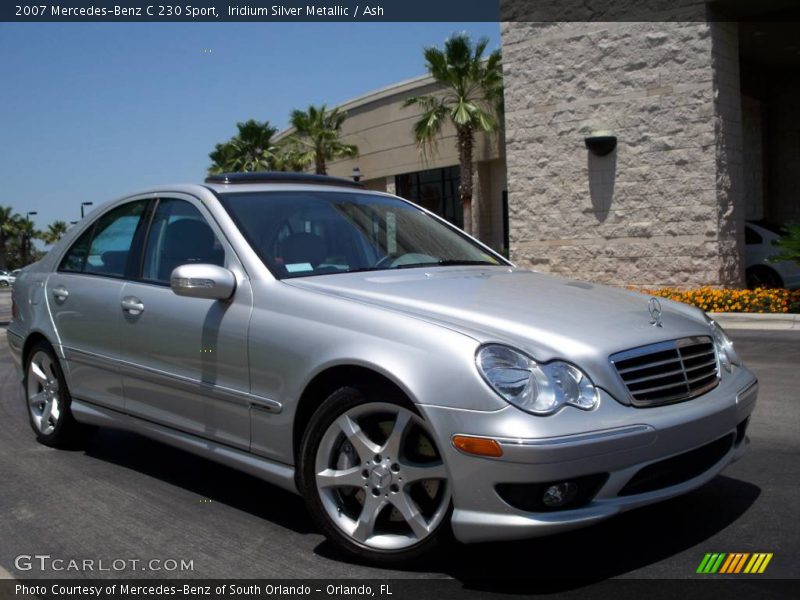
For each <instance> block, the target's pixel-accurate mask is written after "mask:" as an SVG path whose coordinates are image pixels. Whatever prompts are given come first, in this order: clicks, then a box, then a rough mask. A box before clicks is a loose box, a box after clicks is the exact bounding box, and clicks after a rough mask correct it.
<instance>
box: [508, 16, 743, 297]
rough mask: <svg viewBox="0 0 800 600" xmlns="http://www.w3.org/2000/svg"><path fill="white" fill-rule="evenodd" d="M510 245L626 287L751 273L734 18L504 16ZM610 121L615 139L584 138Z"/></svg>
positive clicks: (524, 256) (527, 258) (546, 264)
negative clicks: (605, 147) (745, 263)
mask: <svg viewBox="0 0 800 600" xmlns="http://www.w3.org/2000/svg"><path fill="white" fill-rule="evenodd" d="M501 31H502V38H503V71H504V80H505V103H506V139H507V148H506V151H507V165H508V190H509V211H510V222H511V231H510V234H511V248H512V252H511V257H512V260H514V261H516V262H517V263H518V264H521V265H529V266H533V267H535V268H538V269H541V270H545V271H551V272H555V273H559V274H562V275H567V276H574V277H577V278H581V279H589V280H595V281H600V282H606V283H611V284H617V285H625V284H638V285H668V284H671V285H698V284H738V283H740V282H741V276H742V273H741V253H740V251H739V249H740V247H741V236H742V231H743V229H742V227H743V226H742V225H741V218H740V215H741V213H742V212H743V211H742V210H739V211H738V212H737V211H736V210H735V208H736V207H737V206H740V205H741V202H742V191H741V116H740V114H741V106H740V92H739V83H738V81H739V72H738V59H737V53H738V40H737V35H736V32H737V30H736V26H735V25H733V26H730V25H728V24H724V23H702V22H701V23H503V24H502V26H501ZM604 129H610V130H611V131H612V132H613V133H614V134H615V135H617V137H618V139H619V143H618V147H617V149H616V150H615V151H614V152H613V153H612V154H611V155H608V156H605V157H597V156H594V155H592V154H591V153H589V152H588V151H587V150H586V148H585V146H584V142H583V140H584V137H585V136H586V135H587V134H589V133H590V132H592V131H594V130H604Z"/></svg>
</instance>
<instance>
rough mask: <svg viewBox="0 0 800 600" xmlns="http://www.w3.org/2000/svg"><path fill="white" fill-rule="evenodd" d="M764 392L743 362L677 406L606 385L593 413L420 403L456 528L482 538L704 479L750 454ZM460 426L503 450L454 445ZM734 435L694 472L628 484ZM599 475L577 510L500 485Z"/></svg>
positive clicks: (638, 501)
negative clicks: (643, 402) (528, 503)
mask: <svg viewBox="0 0 800 600" xmlns="http://www.w3.org/2000/svg"><path fill="white" fill-rule="evenodd" d="M757 394H758V384H757V381H756V379H755V377H754V376H753V375H752V373H750V372H749V371H748V370H747V369H744V368H734V371H733V373H731V374H726V376H725V377H723V379H722V381H721V382H720V384H719V385H718V386H717V387H716V388H715V389H714V390H712V391H710V392H708V393H707V394H704V395H702V396H699V397H697V398H694V399H692V400H689V401H686V402H682V403H679V404H672V405H668V406H660V407H652V408H635V407H631V406H624V405H622V404H620V403H618V402H616V401H615V400H614V399H613V398H612V397H611V396H610V395H608V394H607V393H606V392H604V391H602V390H601V401H600V406H599V407H598V408H597V409H595V410H593V411H589V412H584V411H580V410H577V409H574V408H572V407H566V408H565V409H563V410H562V411H561V412H559V413H558V414H556V415H552V416H549V417H537V416H534V415H528V414H527V413H524V412H522V411H520V410H518V409H517V408H515V407H512V406H509V407H507V408H504V409H502V410H499V411H494V412H478V411H467V410H459V409H452V408H442V407H435V406H430V405H422V406H420V409H421V410H422V412H423V414H424V416H425V418H426V419H427V420H428V421H429V422H430V424H431V426H432V427H433V429H434V430H435V432H436V434H437V438H438V439H439V441H440V447H441V448H442V451H443V454H444V459H445V463H446V464H447V468H448V471H449V474H450V480H451V482H452V492H453V504H454V511H453V518H452V524H453V531H454V534H455V536H456V538H458V539H459V540H460V541H462V542H481V541H494V540H510V539H521V538H529V537H538V536H542V535H548V534H551V533H557V532H561V531H567V530H570V529H575V528H578V527H583V526H585V525H590V524H592V523H596V522H599V521H602V520H604V519H607V518H609V517H611V516H613V515H615V514H617V513H620V512H623V511H626V510H630V509H633V508H636V507H639V506H644V505H646V504H652V503H654V502H658V501H661V500H665V499H667V498H671V497H673V496H677V495H680V494H683V493H686V492H688V491H690V490H692V489H695V488H697V487H699V486H701V485H703V484H704V483H706V482H708V481H710V480H711V479H713V478H714V477H715V476H716V475H717V474H718V473H719V472H720V471H722V470H723V469H724V468H725V467H726V466H727V465H729V464H730V463H732V462H734V461H736V460H738V459H739V458H740V457H741V456H742V455H743V454H744V452H745V450H746V448H747V446H748V444H749V440H747V438H746V436H745V435H744V426H745V422H746V420H747V418H748V417H749V416H750V413H751V412H752V411H753V408H754V406H755V403H756V397H757ZM453 435H475V436H482V437H489V438H493V439H495V440H497V441H498V442H500V445H501V447H502V448H503V456H502V457H500V458H483V457H478V456H472V455H467V454H463V453H461V452H460V451H458V450H456V449H455V447H453V445H452V443H451V439H452V436H453ZM727 436H730V437H729V441H725V442H719V443H718V444H716V446H715V447H716V448H721V450H720V451H719V453H718V454H717V455H714V457H713V460H712V461H711V462H710V463H709V464H706V465H704V466H703V469H702V472H699V473H698V472H696V471H695V472H691V477H689V478H683V479H681V480H680V481H679V482H678V483H665V485H664V486H663V487H658V486H656V487H657V489H652V486H651V487H650V488H647V487H645V490H644V491H642V492H641V493H630V489H631V488H630V486H629V487H628V488H626V487H625V486H626V485H627V484H629V483H633V482H632V480H633V479H634V477H635V476H636V475H637V473H639V472H640V471H641V470H642V469H643V468H644V467H646V466H648V465H653V464H654V463H660V461H663V460H665V459H668V458H670V457H676V456H679V455H683V454H684V453H687V452H690V451H692V450H696V449H700V448H702V447H705V446H707V445H709V444H711V443H712V442H714V441H715V440H720V439H721V438H726V437H727ZM726 444H727V445H726ZM721 445H722V446H721ZM697 452H702V450H696V453H697ZM692 456H693V455H689V457H690V458H691V457H692ZM598 474H603V475H606V474H607V478H606V477H602V478H600V479H601V481H603V483H602V484H601V485H600V487H599V489H597V491H596V493H594V494H593V496H592V497H591V500H590V501H589V502H588V503H586V504H585V505H583V506H580V507H578V508H573V509H564V510H552V511H530V510H521V509H520V508H517V507H515V506H512V505H511V504H509V502H508V501H506V500H505V499H504V498H503V497H502V496H501V495H500V494H499V493H498V491H497V486H498V485H502V484H535V483H544V482H556V481H564V480H572V479H575V478H579V477H585V476H590V475H598ZM679 479H680V478H679ZM634 481H635V480H634ZM669 481H670V480H669V479H665V482H669Z"/></svg>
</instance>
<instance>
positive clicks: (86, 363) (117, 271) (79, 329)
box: [45, 198, 149, 410]
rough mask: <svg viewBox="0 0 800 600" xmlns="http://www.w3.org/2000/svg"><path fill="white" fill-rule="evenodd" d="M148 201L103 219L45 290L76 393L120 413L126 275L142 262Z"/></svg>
mask: <svg viewBox="0 0 800 600" xmlns="http://www.w3.org/2000/svg"><path fill="white" fill-rule="evenodd" d="M148 202H149V200H148V199H145V198H142V199H138V200H133V201H131V202H126V203H125V204H122V205H120V206H117V207H115V208H113V209H111V210H109V211H108V212H106V213H104V214H103V215H101V216H99V217H98V218H97V219H96V220H95V222H94V223H93V224H92V225H91V226H90V227H89V228H88V229H87V230H86V231H85V232H84V233H83V234H82V235H81V236H80V237H79V238H78V239H77V240H76V241H75V242H74V243H73V244H72V246H71V247H70V248H69V250H67V252H66V254H65V255H64V257H63V258H62V260H61V263H60V265H59V267H58V270H57V272H55V273H53V274H52V275H50V277H48V279H47V284H46V290H45V293H46V297H47V302H48V306H49V308H50V314H51V315H52V317H53V322H54V324H55V329H56V332H57V334H58V337H59V343H60V345H61V348H62V350H63V353H64V356H65V359H66V365H67V371H68V377H69V381H70V391H71V393H72V395H73V396H75V397H76V398H80V399H81V400H85V401H89V402H94V403H96V404H101V405H104V406H108V407H111V408H116V409H119V410H121V409H122V408H123V405H124V400H123V394H122V380H121V378H120V374H119V368H118V360H119V354H120V338H119V335H120V332H119V328H120V324H121V321H122V312H121V310H120V301H121V299H122V290H123V287H124V285H125V276H126V273H128V272H129V270H130V269H131V268H132V266H133V265H134V264H135V263H136V262H137V260H136V255H137V250H136V245H137V240H138V238H140V237H141V236H142V235H143V232H144V227H143V223H144V219H143V217H144V214H145V212H146V210H147V205H148Z"/></svg>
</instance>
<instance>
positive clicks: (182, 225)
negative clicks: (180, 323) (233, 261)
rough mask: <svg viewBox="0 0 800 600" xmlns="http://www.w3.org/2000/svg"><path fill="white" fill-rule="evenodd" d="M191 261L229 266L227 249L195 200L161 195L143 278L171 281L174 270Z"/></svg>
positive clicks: (146, 251)
mask: <svg viewBox="0 0 800 600" xmlns="http://www.w3.org/2000/svg"><path fill="white" fill-rule="evenodd" d="M188 263H205V264H212V265H219V266H220V267H222V266H225V250H224V249H223V247H222V244H220V242H219V240H218V239H217V237H216V236H215V235H214V231H213V230H212V229H211V227H210V226H209V225H208V223H206V220H205V219H204V218H203V215H202V214H200V211H199V210H197V209H196V208H195V207H194V206H192V204H191V203H189V202H186V201H185V200H175V199H161V200H160V201H159V203H158V208H157V209H156V212H155V214H154V215H153V221H152V224H151V225H150V233H149V234H148V236H147V246H146V247H145V250H144V268H143V269H142V278H143V279H145V280H146V281H153V282H157V283H166V284H168V283H169V277H170V275H171V274H172V270H173V269H174V268H175V267H179V266H180V265H185V264H188Z"/></svg>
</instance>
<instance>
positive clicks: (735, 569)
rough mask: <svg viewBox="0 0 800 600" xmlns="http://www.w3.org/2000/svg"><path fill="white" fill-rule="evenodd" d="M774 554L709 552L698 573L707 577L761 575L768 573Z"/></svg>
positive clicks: (698, 568)
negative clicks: (745, 574) (743, 574)
mask: <svg viewBox="0 0 800 600" xmlns="http://www.w3.org/2000/svg"><path fill="white" fill-rule="evenodd" d="M772 554H773V553H772V552H754V553H753V554H750V553H749V552H730V553H726V552H709V553H707V554H706V555H705V556H704V557H703V560H702V561H700V566H699V567H697V572H698V573H702V574H707V575H713V574H715V573H716V574H720V575H723V574H724V575H738V574H740V573H748V574H752V575H755V574H760V573H763V572H764V571H766V569H767V565H768V564H769V561H771V560H772Z"/></svg>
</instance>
